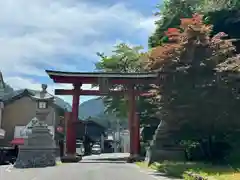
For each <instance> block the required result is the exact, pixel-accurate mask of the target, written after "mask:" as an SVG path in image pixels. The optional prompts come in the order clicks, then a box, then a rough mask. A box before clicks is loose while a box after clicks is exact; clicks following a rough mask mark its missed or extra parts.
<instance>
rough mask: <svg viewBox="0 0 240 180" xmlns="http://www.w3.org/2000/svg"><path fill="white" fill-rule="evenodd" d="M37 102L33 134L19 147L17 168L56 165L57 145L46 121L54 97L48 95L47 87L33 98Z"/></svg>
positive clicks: (32, 128) (43, 87)
mask: <svg viewBox="0 0 240 180" xmlns="http://www.w3.org/2000/svg"><path fill="white" fill-rule="evenodd" d="M32 99H33V100H34V101H35V102H36V118H35V120H34V121H33V123H32V126H31V127H30V128H31V133H29V134H28V138H27V139H25V140H24V145H22V146H20V147H19V153H18V157H17V160H16V163H15V167H16V168H36V167H47V166H55V165H56V161H55V160H56V150H57V148H56V144H55V141H54V139H53V136H52V134H51V133H50V130H49V129H48V125H47V124H46V123H45V120H46V118H47V116H48V114H49V113H50V111H51V108H50V107H52V106H51V105H52V104H53V102H54V96H52V95H50V94H48V93H47V85H42V91H41V92H40V93H38V94H35V95H34V96H32Z"/></svg>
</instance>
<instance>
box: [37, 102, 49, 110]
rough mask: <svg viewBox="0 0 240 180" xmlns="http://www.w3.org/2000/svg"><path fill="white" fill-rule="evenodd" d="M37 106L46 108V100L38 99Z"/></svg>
mask: <svg viewBox="0 0 240 180" xmlns="http://www.w3.org/2000/svg"><path fill="white" fill-rule="evenodd" d="M38 108H39V109H46V108H47V102H46V101H39V102H38Z"/></svg>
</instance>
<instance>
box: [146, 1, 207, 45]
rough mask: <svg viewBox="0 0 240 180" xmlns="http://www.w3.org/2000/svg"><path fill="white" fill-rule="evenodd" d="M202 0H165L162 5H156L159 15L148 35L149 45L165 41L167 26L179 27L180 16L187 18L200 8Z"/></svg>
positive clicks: (157, 14)
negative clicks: (151, 32) (150, 34)
mask: <svg viewBox="0 0 240 180" xmlns="http://www.w3.org/2000/svg"><path fill="white" fill-rule="evenodd" d="M202 4H203V1H202V0H165V1H164V2H163V5H157V8H158V10H159V11H158V12H157V13H156V14H155V15H156V16H158V17H159V20H157V21H156V30H155V32H154V33H153V35H152V36H150V37H149V46H150V47H156V46H159V45H161V44H162V43H164V42H165V41H166V37H165V34H164V32H165V31H166V30H167V29H168V28H174V27H179V25H180V22H181V21H180V18H189V17H191V16H192V14H194V13H195V12H197V11H200V10H201V7H202Z"/></svg>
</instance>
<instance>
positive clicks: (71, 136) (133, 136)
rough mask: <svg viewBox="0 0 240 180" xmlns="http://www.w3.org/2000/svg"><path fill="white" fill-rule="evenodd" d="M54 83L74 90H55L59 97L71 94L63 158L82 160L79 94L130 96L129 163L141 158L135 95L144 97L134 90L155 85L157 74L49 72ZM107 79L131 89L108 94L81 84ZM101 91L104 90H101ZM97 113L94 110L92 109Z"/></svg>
mask: <svg viewBox="0 0 240 180" xmlns="http://www.w3.org/2000/svg"><path fill="white" fill-rule="evenodd" d="M46 72H47V73H48V75H49V77H50V78H51V79H53V81H54V82H55V83H71V84H73V87H74V88H73V89H72V90H63V89H56V90H55V94H56V95H72V96H73V100H72V112H71V113H66V114H65V120H66V121H67V134H66V135H67V140H66V150H67V152H66V154H67V155H66V157H64V158H63V159H64V160H65V162H66V161H68V162H70V161H71V162H78V161H79V160H80V158H79V157H78V156H76V129H75V128H76V127H75V122H77V121H78V111H79V97H80V95H96V96H104V95H105V96H106V95H121V94H124V93H126V94H127V95H128V104H129V114H128V121H129V131H130V157H129V160H128V162H133V161H134V160H135V159H136V158H138V156H139V153H140V133H139V131H140V125H139V119H138V117H137V115H136V102H135V98H136V96H139V95H142V92H137V91H136V90H135V85H136V84H143V83H146V84H155V83H156V80H157V79H158V74H157V73H72V72H60V71H48V70H47V71H46ZM103 80H107V81H108V82H109V83H110V84H124V85H125V86H127V87H128V89H127V90H126V91H109V90H108V89H107V91H106V92H105V93H103V92H101V91H98V90H97V91H96V90H82V89H81V86H82V84H99V82H104V81H103ZM99 85H100V88H105V87H101V84H99ZM93 110H94V109H93Z"/></svg>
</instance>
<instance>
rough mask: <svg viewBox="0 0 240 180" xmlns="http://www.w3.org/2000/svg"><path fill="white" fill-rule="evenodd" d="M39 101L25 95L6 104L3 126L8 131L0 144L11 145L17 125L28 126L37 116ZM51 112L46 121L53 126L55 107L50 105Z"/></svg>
mask: <svg viewBox="0 0 240 180" xmlns="http://www.w3.org/2000/svg"><path fill="white" fill-rule="evenodd" d="M36 108H37V103H36V102H35V101H34V100H32V99H31V98H30V97H28V96H25V97H22V98H20V99H18V100H15V101H13V102H11V103H10V104H7V105H5V107H4V111H3V114H2V128H3V129H4V130H5V131H6V134H5V138H4V139H3V140H0V146H9V142H10V141H11V140H12V139H13V138H14V129H15V126H26V125H27V124H28V123H29V122H30V121H31V120H32V118H34V117H35V113H36ZM49 108H50V113H49V114H48V116H47V118H46V123H47V124H48V125H49V126H51V125H55V123H54V112H55V110H54V108H53V107H52V106H49Z"/></svg>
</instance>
